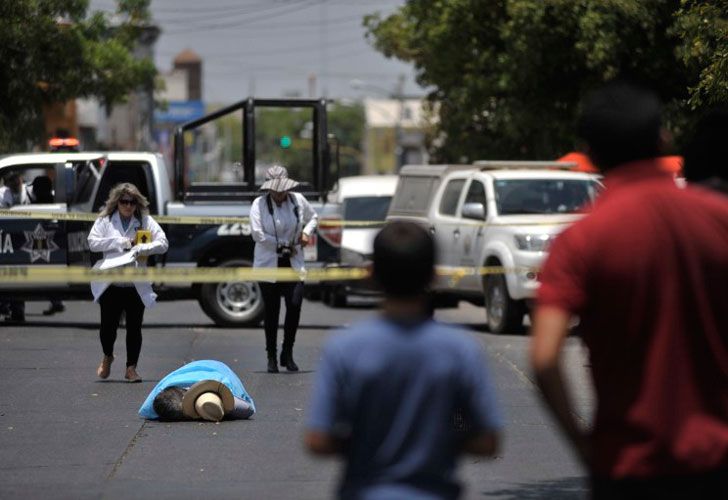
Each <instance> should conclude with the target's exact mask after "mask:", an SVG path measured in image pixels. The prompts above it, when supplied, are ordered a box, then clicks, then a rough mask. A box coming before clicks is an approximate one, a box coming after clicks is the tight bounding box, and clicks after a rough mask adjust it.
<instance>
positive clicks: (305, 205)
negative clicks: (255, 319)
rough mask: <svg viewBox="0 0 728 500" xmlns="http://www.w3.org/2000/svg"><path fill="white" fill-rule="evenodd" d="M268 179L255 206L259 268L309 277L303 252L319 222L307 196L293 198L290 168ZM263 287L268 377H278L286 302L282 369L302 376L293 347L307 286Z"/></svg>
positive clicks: (273, 169) (277, 168)
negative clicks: (280, 319)
mask: <svg viewBox="0 0 728 500" xmlns="http://www.w3.org/2000/svg"><path fill="white" fill-rule="evenodd" d="M265 175H266V181H265V182H264V183H263V185H262V186H261V190H263V191H267V193H266V194H264V195H262V196H259V197H257V198H256V199H255V200H253V205H252V207H251V209H250V227H251V231H252V236H253V239H254V240H255V251H254V255H255V259H254V261H253V267H256V268H265V267H267V268H278V269H280V268H292V269H295V270H296V271H299V272H303V271H304V270H305V269H304V258H303V247H305V246H306V245H307V244H308V242H309V239H310V237H311V234H312V233H313V231H314V230H315V229H316V225H317V221H318V217H317V215H316V212H315V211H314V209H313V207H311V204H310V203H309V202H308V201H307V200H306V198H305V197H304V196H303V195H301V194H299V193H293V192H290V190H291V189H293V188H294V187H296V186H297V185H298V182H296V181H294V180H292V179H290V178H289V177H288V171H287V170H286V169H285V168H284V167H282V166H279V165H276V166H273V167H270V168H269V169H268V171H267V172H266V174H265ZM259 285H260V289H261V292H262V294H263V302H264V304H265V317H264V320H263V325H264V330H265V349H266V353H267V355H268V371H269V372H271V373H275V372H277V371H278V361H277V360H276V356H277V343H278V317H279V315H280V310H281V298H283V299H285V303H286V318H285V321H284V324H283V348H282V350H281V365H282V366H285V367H286V368H287V369H288V370H289V371H298V366H297V365H296V362H295V361H294V360H293V344H294V342H295V341H296V332H297V331H298V322H299V320H300V317H301V306H302V304H303V282H302V281H294V282H275V281H273V282H268V281H263V282H260V283H259Z"/></svg>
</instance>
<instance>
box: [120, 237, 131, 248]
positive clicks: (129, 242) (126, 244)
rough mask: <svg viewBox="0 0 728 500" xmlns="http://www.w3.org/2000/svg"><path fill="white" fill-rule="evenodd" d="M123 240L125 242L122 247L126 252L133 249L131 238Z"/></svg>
mask: <svg viewBox="0 0 728 500" xmlns="http://www.w3.org/2000/svg"><path fill="white" fill-rule="evenodd" d="M122 240H123V241H122V243H121V247H122V248H123V249H124V250H129V249H130V248H131V246H132V241H131V239H130V238H122Z"/></svg>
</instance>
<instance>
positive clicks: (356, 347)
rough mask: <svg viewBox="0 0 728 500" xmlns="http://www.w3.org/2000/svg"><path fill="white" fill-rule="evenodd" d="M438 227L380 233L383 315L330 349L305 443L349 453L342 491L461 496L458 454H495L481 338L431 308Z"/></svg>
mask: <svg viewBox="0 0 728 500" xmlns="http://www.w3.org/2000/svg"><path fill="white" fill-rule="evenodd" d="M434 262H435V247H434V243H433V241H432V238H431V237H430V235H429V234H428V233H427V232H426V231H425V230H424V229H422V228H421V227H419V226H417V225H415V224H412V223H407V222H395V223H391V224H389V225H387V226H386V227H384V229H382V231H381V232H380V233H379V234H378V235H377V238H376V239H375V241H374V263H373V276H374V278H375V280H376V281H377V282H378V283H379V284H380V286H381V287H382V289H383V290H384V293H385V298H384V302H383V311H382V314H381V315H380V316H379V317H375V318H372V319H369V320H366V321H364V322H362V323H360V324H358V325H355V326H353V327H351V328H349V329H348V330H347V331H345V332H341V333H340V334H337V335H335V336H333V337H332V338H331V339H330V340H329V341H328V342H327V344H326V346H325V348H324V354H323V359H322V361H321V364H320V366H319V370H318V373H317V380H316V384H315V387H314V394H313V401H312V406H311V408H310V412H309V415H308V422H307V431H306V436H305V445H306V447H307V448H308V450H309V451H311V452H312V453H314V454H318V455H341V456H342V457H343V458H344V459H345V461H346V467H345V471H344V475H343V479H342V483H341V485H340V487H339V496H340V497H341V498H365V499H374V498H457V497H458V495H459V494H460V486H459V484H458V482H457V480H456V478H455V463H456V459H457V457H458V456H459V455H461V454H463V453H472V454H476V455H485V456H493V455H494V454H495V453H496V450H497V444H498V431H499V430H500V429H501V427H502V425H503V423H502V418H501V416H500V413H499V411H498V408H497V405H496V402H495V397H494V390H493V386H492V381H491V379H490V378H489V376H488V373H487V370H486V359H485V356H484V352H483V350H482V348H481V346H480V345H479V344H478V343H477V342H476V341H475V339H473V338H472V337H471V336H470V335H469V334H468V333H466V332H464V331H462V330H460V329H458V328H453V327H448V326H444V325H440V324H438V323H436V322H434V321H432V320H431V319H429V314H428V309H429V308H428V297H427V293H426V289H427V287H428V285H429V284H430V282H431V280H432V278H433V276H434Z"/></svg>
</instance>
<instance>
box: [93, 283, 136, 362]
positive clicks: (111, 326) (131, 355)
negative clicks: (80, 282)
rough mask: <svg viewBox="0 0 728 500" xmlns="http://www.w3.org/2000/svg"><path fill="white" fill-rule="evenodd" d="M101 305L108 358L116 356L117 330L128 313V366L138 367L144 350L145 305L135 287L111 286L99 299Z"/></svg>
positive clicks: (102, 337) (105, 350) (104, 340)
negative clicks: (143, 325) (143, 323)
mask: <svg viewBox="0 0 728 500" xmlns="http://www.w3.org/2000/svg"><path fill="white" fill-rule="evenodd" d="M99 303H100V304H101V331H100V337H101V347H102V348H103V350H104V354H105V355H106V356H113V355H114V342H116V330H117V329H118V328H119V320H121V313H122V312H125V313H126V366H132V365H136V364H137V361H139V352H140V351H141V350H142V320H143V319H144V303H143V302H142V299H141V298H139V294H138V293H137V291H136V288H134V287H133V286H130V287H122V286H113V285H111V286H110V287H109V288H107V289H106V290H105V291H104V293H103V294H102V295H101V298H99Z"/></svg>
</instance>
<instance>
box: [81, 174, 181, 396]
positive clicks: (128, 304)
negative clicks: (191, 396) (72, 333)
mask: <svg viewBox="0 0 728 500" xmlns="http://www.w3.org/2000/svg"><path fill="white" fill-rule="evenodd" d="M148 206H149V202H148V201H147V199H146V198H145V197H144V196H143V195H142V194H141V193H140V192H139V189H137V187H136V186H134V185H133V184H130V183H122V184H119V185H117V186H115V187H114V188H113V189H112V190H111V192H110V193H109V199H108V200H107V201H106V204H105V206H104V208H103V210H102V211H101V214H100V215H99V218H98V219H96V222H95V223H94V225H93V227H92V228H91V231H90V233H89V235H88V245H89V248H90V250H91V251H92V252H103V255H104V259H107V258H110V257H115V256H119V255H121V254H123V253H124V252H127V251H130V252H132V253H133V255H134V256H135V257H146V256H148V255H155V254H163V253H164V252H166V251H167V247H168V246H169V243H168V242H167V237H166V236H165V234H164V231H162V228H161V227H159V224H157V222H156V221H155V220H154V219H152V217H151V216H150V215H149V210H148ZM137 230H145V231H149V233H150V234H151V241H150V242H148V243H139V244H136V245H135V244H134V239H135V235H136V233H137ZM133 264H134V265H136V266H142V267H145V266H146V260H143V259H139V260H135V261H134V263H133ZM91 292H92V293H93V296H94V300H95V301H96V302H98V303H99V304H100V306H101V328H100V332H99V336H100V338H101V346H102V349H103V352H104V357H103V359H102V360H101V363H100V364H99V367H98V369H97V371H96V372H97V375H98V376H99V377H100V378H102V379H105V378H107V377H108V376H109V371H110V369H111V362H112V361H113V359H114V343H115V342H116V330H117V329H118V327H119V322H120V320H121V315H122V313H125V314H126V356H127V357H126V374H125V377H126V379H127V380H128V381H129V382H141V377H140V376H139V374H138V373H137V372H136V365H137V362H138V360H139V353H140V351H141V346H142V321H143V318H144V309H145V308H146V307H152V306H154V304H155V302H156V294H155V293H154V292H153V291H152V284H151V283H146V282H142V283H140V282H137V283H133V284H132V283H115V284H113V285H112V284H110V283H103V282H93V283H91Z"/></svg>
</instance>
